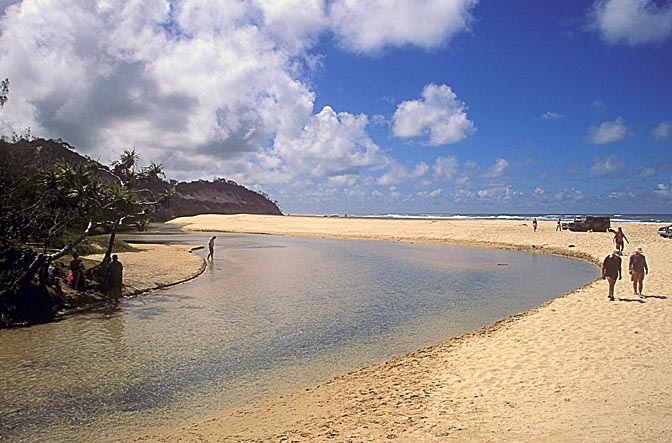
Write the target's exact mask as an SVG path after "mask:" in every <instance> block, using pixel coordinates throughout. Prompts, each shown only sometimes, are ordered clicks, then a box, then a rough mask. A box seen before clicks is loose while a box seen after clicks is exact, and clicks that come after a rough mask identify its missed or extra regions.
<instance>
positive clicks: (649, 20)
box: [589, 0, 672, 46]
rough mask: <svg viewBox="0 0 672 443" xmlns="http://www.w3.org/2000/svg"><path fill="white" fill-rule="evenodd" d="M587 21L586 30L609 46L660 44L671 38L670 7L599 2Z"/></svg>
mask: <svg viewBox="0 0 672 443" xmlns="http://www.w3.org/2000/svg"><path fill="white" fill-rule="evenodd" d="M589 20H590V23H589V26H590V27H591V28H592V29H595V30H597V32H598V33H599V34H600V36H601V38H602V40H604V41H605V42H606V43H608V44H617V43H625V44H627V45H630V46H636V45H640V44H646V43H655V42H661V41H663V40H666V39H668V38H670V37H671V36H672V3H670V2H656V1H653V0H599V1H596V2H595V3H594V4H593V6H592V8H591V9H590V12H589Z"/></svg>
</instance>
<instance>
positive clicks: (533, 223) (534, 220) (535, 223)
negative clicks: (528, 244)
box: [532, 217, 537, 232]
mask: <svg viewBox="0 0 672 443" xmlns="http://www.w3.org/2000/svg"><path fill="white" fill-rule="evenodd" d="M532 227H533V228H534V231H535V232H536V231H537V218H536V217H535V218H533V219H532Z"/></svg>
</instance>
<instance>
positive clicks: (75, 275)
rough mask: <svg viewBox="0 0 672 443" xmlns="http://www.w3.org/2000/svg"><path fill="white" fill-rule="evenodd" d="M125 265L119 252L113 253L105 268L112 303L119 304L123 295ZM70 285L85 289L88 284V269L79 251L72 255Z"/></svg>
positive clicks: (77, 288)
mask: <svg viewBox="0 0 672 443" xmlns="http://www.w3.org/2000/svg"><path fill="white" fill-rule="evenodd" d="M123 277H124V266H123V265H122V264H121V262H120V261H119V256H118V255H117V254H114V255H112V260H110V261H109V262H108V264H107V266H106V268H105V279H106V283H107V295H108V300H109V302H110V303H111V304H114V305H118V304H119V297H121V287H122V285H123ZM68 283H69V285H70V286H71V287H72V288H73V289H75V290H77V291H83V290H85V289H86V285H87V271H86V265H85V264H84V261H83V260H82V259H81V258H80V257H79V255H78V254H77V253H74V254H73V255H72V261H71V262H70V275H69V276H68Z"/></svg>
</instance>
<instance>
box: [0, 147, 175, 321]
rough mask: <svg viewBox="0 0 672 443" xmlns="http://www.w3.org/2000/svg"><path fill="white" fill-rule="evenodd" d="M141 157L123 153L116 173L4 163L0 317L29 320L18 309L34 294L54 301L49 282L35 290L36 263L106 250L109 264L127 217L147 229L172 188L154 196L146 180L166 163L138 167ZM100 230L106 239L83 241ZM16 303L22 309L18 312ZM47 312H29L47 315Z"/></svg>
mask: <svg viewBox="0 0 672 443" xmlns="http://www.w3.org/2000/svg"><path fill="white" fill-rule="evenodd" d="M138 160H139V157H138V155H137V154H136V152H135V150H134V149H133V150H126V151H124V154H123V155H122V156H121V158H120V160H119V161H117V162H115V163H114V164H113V169H112V170H111V171H110V170H109V169H107V168H104V167H102V166H101V165H99V164H98V163H95V162H57V163H55V164H53V165H51V166H50V167H47V168H44V169H41V170H30V169H28V168H26V167H25V165H21V164H17V163H16V162H15V163H12V161H11V159H10V160H9V161H6V162H4V161H3V162H2V163H0V186H1V187H2V189H3V192H2V194H1V195H0V242H1V244H2V245H3V248H2V250H0V316H4V318H5V320H3V321H8V320H7V319H10V320H11V319H17V318H24V317H23V314H25V313H20V312H19V311H21V310H24V309H27V306H29V305H27V304H25V300H26V297H28V296H29V294H32V295H31V297H32V296H33V295H34V296H35V298H32V300H33V301H35V302H36V303H37V302H38V301H39V300H41V302H44V303H46V302H47V301H48V300H49V299H50V297H49V293H48V291H46V290H43V289H44V288H42V289H40V288H37V289H36V288H35V286H36V284H35V281H34V276H35V274H36V273H37V271H38V269H40V268H42V269H44V266H46V265H47V264H49V263H50V262H53V261H54V260H58V259H59V258H61V257H63V256H65V255H66V254H68V255H70V254H72V253H73V252H78V253H80V254H82V255H84V254H87V253H90V252H95V253H104V258H103V260H102V261H101V262H100V264H102V263H107V262H108V261H109V258H110V255H111V253H112V251H113V250H115V248H116V250H117V251H121V250H124V249H125V247H124V246H120V243H119V242H115V234H116V232H117V230H118V229H119V227H120V226H121V223H122V221H123V220H124V219H125V218H134V219H135V220H137V223H138V225H139V226H140V227H144V226H145V224H146V223H147V222H148V221H149V214H150V213H151V211H152V210H153V208H154V207H159V206H162V205H165V204H167V202H168V201H169V200H170V198H172V195H173V194H174V188H172V187H168V189H167V191H165V192H161V193H160V194H159V195H155V193H154V192H153V191H152V190H151V189H152V187H151V186H148V185H152V184H156V183H157V181H158V182H160V181H161V177H162V176H163V171H162V165H160V164H156V163H152V164H150V166H148V167H145V168H139V167H138V165H137V162H138ZM154 188H155V189H156V187H154ZM165 188H166V187H165V186H164V187H163V189H165ZM158 189H161V187H159V188H158ZM100 228H104V229H105V231H106V232H108V234H109V235H107V236H105V237H103V238H102V239H103V241H102V244H101V243H97V242H96V241H88V242H83V240H84V239H85V238H86V237H87V236H88V235H89V234H90V233H91V232H92V231H93V230H95V229H100ZM98 240H101V239H98ZM54 248H57V250H56V251H54ZM94 249H95V251H93V250H94ZM94 275H96V271H95V270H94ZM37 286H43V285H41V284H38V285H37ZM45 291H46V292H45ZM19 306H22V308H21V309H20V310H19V311H16V309H18V308H17V307H19ZM31 309H32V308H31ZM49 309H51V308H49ZM47 311H48V310H41V311H39V312H37V311H35V312H33V313H32V314H30V315H33V314H34V315H36V316H37V317H36V318H38V317H39V319H42V318H43V314H45V313H46V312H47ZM21 312H23V311H21ZM31 312H32V311H31ZM0 323H1V321H0Z"/></svg>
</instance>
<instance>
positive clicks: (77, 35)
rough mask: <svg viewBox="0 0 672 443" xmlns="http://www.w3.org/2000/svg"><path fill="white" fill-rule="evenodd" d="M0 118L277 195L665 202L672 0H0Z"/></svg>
mask: <svg viewBox="0 0 672 443" xmlns="http://www.w3.org/2000/svg"><path fill="white" fill-rule="evenodd" d="M0 78H2V79H4V78H7V79H9V81H10V90H9V100H8V101H7V102H6V103H5V105H4V107H3V108H2V109H1V110H0V131H1V132H2V134H4V135H11V134H12V133H17V134H22V133H25V132H26V130H27V128H30V133H31V134H32V136H35V137H44V138H54V139H58V138H60V139H62V140H64V141H66V142H68V143H69V144H71V145H72V146H74V147H75V148H76V149H77V151H78V152H80V153H83V154H86V155H88V156H90V157H92V158H94V159H96V160H99V161H101V162H104V163H110V162H112V161H113V160H115V159H116V158H118V156H119V155H120V154H121V153H122V152H123V150H124V149H129V148H135V149H136V150H137V152H138V153H139V155H140V160H141V163H143V164H148V163H149V162H152V161H153V162H156V163H162V164H163V166H164V170H165V172H166V175H167V176H168V177H169V178H171V179H175V180H180V181H191V180H198V179H204V180H213V179H217V178H226V179H229V180H234V181H236V182H238V183H240V184H242V185H244V186H247V187H249V188H251V189H254V190H257V191H263V192H264V193H266V194H268V195H269V196H270V198H271V199H273V200H275V201H277V202H278V203H279V206H280V208H281V209H282V210H283V212H284V213H292V214H386V213H461V214H467V213H525V214H547V213H561V214H571V213H577V214H578V213H584V214H586V213H615V214H625V213H671V212H672V1H670V0H585V1H577V0H567V1H560V2H556V1H548V2H540V1H538V0H498V1H478V0H406V1H404V0H361V1H355V0H248V1H238V0H220V1H211V0H193V1H167V0H128V1H123V0H99V1H94V0H24V1H16V0H14V1H12V0H9V1H8V0H0Z"/></svg>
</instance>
